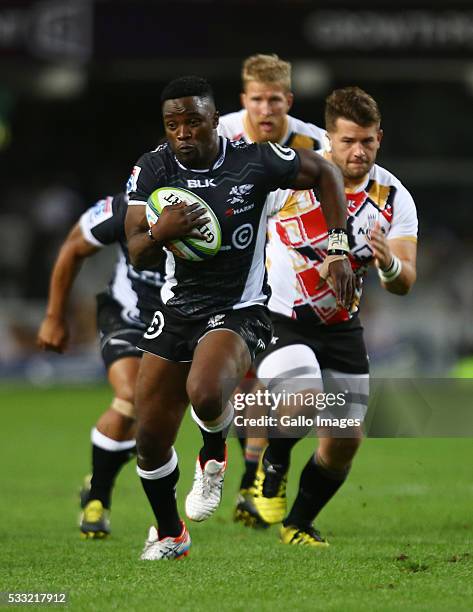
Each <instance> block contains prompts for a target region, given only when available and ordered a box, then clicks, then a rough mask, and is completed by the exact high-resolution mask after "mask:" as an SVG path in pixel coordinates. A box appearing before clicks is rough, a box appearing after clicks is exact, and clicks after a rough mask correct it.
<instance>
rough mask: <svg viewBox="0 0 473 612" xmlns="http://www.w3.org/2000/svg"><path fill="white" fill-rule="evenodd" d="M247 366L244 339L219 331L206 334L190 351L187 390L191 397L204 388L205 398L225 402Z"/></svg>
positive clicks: (248, 360) (248, 362) (233, 333)
mask: <svg viewBox="0 0 473 612" xmlns="http://www.w3.org/2000/svg"><path fill="white" fill-rule="evenodd" d="M250 365H251V358H250V353H249V351H248V347H247V345H246V343H245V342H244V340H243V339H242V338H241V337H240V336H239V335H238V334H236V333H235V332H233V331H230V330H227V329H222V330H215V331H213V332H212V333H207V334H206V335H205V336H204V337H203V338H202V340H201V341H200V342H199V344H198V345H197V347H196V349H195V351H194V360H193V362H192V366H191V369H190V372H189V377H188V381H187V388H188V390H189V393H190V394H191V396H192V395H194V394H198V395H201V393H200V388H201V387H204V388H205V389H206V395H210V396H213V397H214V398H216V397H219V398H221V402H222V405H225V403H226V402H227V401H228V399H229V398H230V396H231V395H232V393H233V391H234V389H235V387H236V386H237V385H238V383H239V382H240V380H241V379H242V378H243V376H244V375H245V373H246V372H247V371H248V368H249V367H250Z"/></svg>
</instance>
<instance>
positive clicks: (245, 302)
mask: <svg viewBox="0 0 473 612" xmlns="http://www.w3.org/2000/svg"><path fill="white" fill-rule="evenodd" d="M299 165H300V162H299V157H298V155H297V153H296V152H295V151H294V150H293V149H288V148H285V147H281V146H280V145H278V144H272V143H265V144H247V143H245V142H243V141H238V142H230V141H229V140H227V139H226V138H223V137H220V152H219V155H218V157H217V159H216V161H215V163H214V164H213V166H212V168H209V169H208V170H192V169H190V168H186V167H184V166H183V165H182V164H181V163H180V162H179V161H178V160H177V159H176V157H175V155H174V153H173V152H172V150H171V148H170V147H169V145H168V144H167V143H165V144H163V145H160V146H159V147H158V148H157V149H156V150H155V151H151V152H150V153H145V154H144V155H143V156H142V157H141V158H140V159H139V160H138V162H137V164H136V166H135V167H134V168H133V172H132V175H131V177H130V179H129V181H128V192H129V197H130V200H129V204H128V205H129V206H130V205H131V206H133V205H144V204H146V201H147V199H148V197H149V195H150V194H151V193H152V192H153V191H154V190H155V189H157V188H158V187H180V188H183V189H187V190H188V191H192V192H193V193H195V194H196V195H198V196H199V197H200V198H202V199H203V200H205V202H206V203H207V204H208V205H209V206H210V208H211V209H212V210H213V212H214V213H215V215H216V216H217V218H218V221H219V223H220V227H221V230H222V246H221V248H220V251H219V252H218V253H217V255H215V256H214V257H212V258H210V259H207V260H205V261H201V262H192V261H187V260H184V259H181V258H178V257H175V256H174V255H173V254H172V253H171V252H170V251H168V250H166V277H165V284H164V286H163V289H162V291H161V297H162V300H163V302H164V303H165V304H166V305H167V306H169V307H172V308H173V309H174V311H175V312H176V314H178V315H181V316H185V317H195V318H197V317H205V316H208V315H211V314H213V313H215V312H221V311H222V310H231V309H238V308H245V307H247V306H252V305H254V304H266V302H267V300H268V297H269V295H270V290H269V286H268V284H267V282H266V271H265V253H264V251H265V243H266V225H267V216H268V214H270V213H272V212H276V211H268V205H269V204H267V202H266V199H267V196H268V194H269V192H271V191H274V190H275V189H278V188H280V187H282V188H283V187H284V186H288V185H292V184H293V182H294V179H295V177H296V175H297V173H298V171H299Z"/></svg>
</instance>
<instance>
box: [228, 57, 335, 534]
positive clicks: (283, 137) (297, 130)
mask: <svg viewBox="0 0 473 612" xmlns="http://www.w3.org/2000/svg"><path fill="white" fill-rule="evenodd" d="M241 79H242V93H241V105H242V109H241V110H239V111H237V112H235V113H229V114H227V115H223V116H222V117H221V118H220V122H219V125H218V132H219V134H221V135H222V136H226V137H227V138H229V139H230V140H240V139H242V140H244V141H245V142H248V143H251V142H257V143H258V142H259V143H261V142H268V141H270V142H277V143H279V144H280V145H283V146H286V147H301V148H304V149H314V150H316V151H318V150H320V149H322V148H323V145H324V143H325V130H324V129H322V128H319V127H317V126H316V125H314V124H313V123H306V122H305V121H301V120H300V119H296V118H295V117H292V116H291V115H289V111H290V109H291V107H292V104H293V101H294V94H293V92H292V90H291V89H292V84H291V64H290V63H289V62H287V61H285V60H283V59H281V58H279V57H278V56H277V55H274V54H273V55H264V54H256V55H251V56H250V57H247V58H246V59H245V60H244V61H243V64H242V71H241ZM253 376H254V373H253V371H250V372H249V373H248V374H247V378H246V380H245V381H244V382H243V383H242V385H240V389H241V390H245V389H250V388H252V384H253V383H252V377H253ZM239 441H240V444H241V445H242V447H243V451H244V455H245V471H244V473H243V476H242V479H241V483H240V492H239V495H238V500H237V504H236V508H235V514H234V519H235V521H237V522H238V521H241V522H243V523H248V522H249V523H251V522H252V521H253V520H254V515H252V514H251V513H250V514H249V513H248V512H247V505H248V504H249V505H250V507H251V494H252V491H251V485H252V483H253V481H254V478H255V474H256V467H257V465H258V460H259V458H260V454H261V452H262V450H263V448H264V447H265V445H266V440H265V439H264V438H248V439H245V438H243V437H241V438H240V439H239Z"/></svg>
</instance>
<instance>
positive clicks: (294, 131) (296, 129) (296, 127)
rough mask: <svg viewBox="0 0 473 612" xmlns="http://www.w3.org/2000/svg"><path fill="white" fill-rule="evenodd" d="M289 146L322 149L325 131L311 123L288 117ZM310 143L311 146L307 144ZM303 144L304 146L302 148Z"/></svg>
mask: <svg viewBox="0 0 473 612" xmlns="http://www.w3.org/2000/svg"><path fill="white" fill-rule="evenodd" d="M288 121H289V125H288V128H289V133H290V135H291V137H290V145H291V146H293V147H302V148H311V149H312V148H313V149H316V150H320V149H324V148H326V147H325V141H326V131H325V130H324V129H323V128H321V127H318V126H317V125H315V124H313V123H308V122H306V121H302V119H297V118H296V117H292V115H288ZM310 141H312V146H309V142H310ZM304 143H305V146H304Z"/></svg>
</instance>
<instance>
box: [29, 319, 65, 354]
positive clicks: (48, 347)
mask: <svg viewBox="0 0 473 612" xmlns="http://www.w3.org/2000/svg"><path fill="white" fill-rule="evenodd" d="M68 342H69V330H68V328H67V324H66V322H65V321H64V320H63V319H59V318H57V317H53V316H49V315H48V316H46V317H45V318H44V320H43V322H42V323H41V325H40V328H39V331H38V336H37V338H36V344H37V345H38V346H39V348H41V349H43V351H54V352H55V353H63V352H64V351H65V350H66V348H67V345H68Z"/></svg>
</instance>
